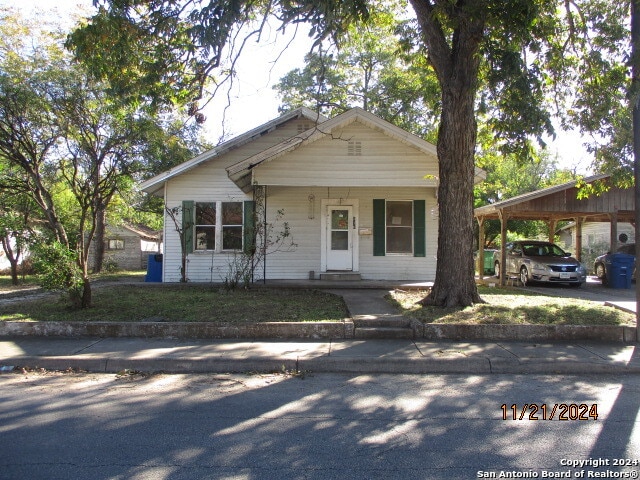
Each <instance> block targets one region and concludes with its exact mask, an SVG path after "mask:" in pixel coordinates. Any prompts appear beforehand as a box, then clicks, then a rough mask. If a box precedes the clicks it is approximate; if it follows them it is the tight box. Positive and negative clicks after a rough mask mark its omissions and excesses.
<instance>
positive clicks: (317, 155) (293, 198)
mask: <svg viewBox="0 0 640 480" xmlns="http://www.w3.org/2000/svg"><path fill="white" fill-rule="evenodd" d="M298 123H304V121H300V120H297V121H292V122H291V123H290V124H287V125H286V126H285V127H284V128H280V129H278V130H276V131H274V132H271V133H269V134H267V135H265V136H263V137H259V138H257V139H256V140H255V141H253V142H250V143H248V144H246V145H244V146H241V147H239V148H237V149H234V150H232V151H230V152H228V153H226V154H224V155H222V156H220V157H216V158H214V159H212V160H211V161H208V162H205V163H203V164H201V165H199V166H198V167H195V168H193V169H192V170H189V171H187V172H185V173H183V174H181V175H179V176H177V177H175V178H172V179H171V180H169V181H168V182H167V183H166V188H165V203H166V206H167V207H169V208H173V207H180V206H181V205H182V201H184V200H192V201H194V202H215V201H223V202H224V201H244V200H252V199H253V197H252V195H251V194H249V195H247V194H245V193H243V192H242V191H241V190H240V189H239V188H238V187H237V186H236V185H235V184H234V183H233V182H232V181H231V180H230V179H229V178H228V176H227V172H226V170H225V168H226V167H228V166H230V165H233V164H235V163H237V162H239V161H241V160H243V159H245V158H247V157H249V156H251V155H252V154H254V153H256V152H259V151H262V150H264V149H265V148H267V147H269V146H271V145H274V144H276V143H277V142H279V141H280V140H282V139H283V138H289V137H291V136H293V135H295V134H296V133H297V132H298V126H297V124H298ZM307 123H308V122H307ZM334 136H335V134H334ZM340 138H341V139H339V140H331V139H324V140H320V141H318V142H315V143H312V144H310V145H308V146H303V147H301V148H299V149H297V150H296V151H294V152H291V153H290V154H287V155H285V156H283V157H281V158H278V159H275V160H274V161H272V162H268V163H265V164H263V165H261V166H260V167H258V169H259V172H258V173H259V174H258V175H257V176H256V177H254V179H255V180H258V181H259V182H260V183H262V182H264V183H262V184H267V185H270V186H269V187H268V188H267V221H269V222H272V221H273V219H274V217H275V216H276V213H277V211H278V210H281V209H283V210H284V218H283V221H286V222H288V224H289V226H290V230H291V234H292V237H293V241H294V242H295V243H296V244H297V247H296V249H295V251H293V252H276V253H272V254H269V255H268V256H267V259H266V278H267V279H308V278H309V272H310V271H313V272H315V274H316V277H317V276H318V275H319V274H320V272H321V239H322V235H324V232H322V231H321V219H322V215H324V214H325V213H326V212H322V211H321V210H322V209H321V207H322V199H337V200H338V201H340V199H344V200H346V201H348V200H349V199H357V200H358V211H357V212H356V213H357V216H358V226H359V227H360V228H372V227H373V199H376V198H381V199H386V200H425V201H426V256H425V257H414V256H412V255H387V256H382V257H374V256H373V235H357V241H358V244H359V249H358V250H359V256H358V259H359V262H358V263H359V273H360V274H361V276H362V278H363V279H372V280H420V281H432V280H433V279H434V278H435V269H436V268H435V266H436V249H437V231H438V218H437V201H436V198H435V188H434V186H435V185H436V181H435V180H434V179H427V180H425V179H424V176H425V175H435V174H436V173H437V161H436V159H435V157H433V158H430V157H428V156H427V155H425V154H424V153H422V152H420V151H418V150H416V149H415V148H413V147H410V146H408V145H406V144H404V143H402V142H399V141H397V140H394V139H391V138H390V137H388V136H386V135H384V134H383V133H381V132H379V131H377V130H373V129H370V128H369V127H365V126H363V125H361V124H358V123H354V124H352V125H350V126H349V127H347V128H345V130H344V131H343V132H342V133H341V134H340ZM345 140H352V141H360V142H361V149H362V150H361V156H349V155H348V141H345ZM258 169H256V170H258ZM254 173H255V172H254ZM263 174H264V176H263ZM270 182H275V183H270ZM341 183H342V184H344V186H342V185H340V184H341ZM336 184H337V185H338V186H334V185H336ZM274 185H275V186H274ZM327 185H329V186H327ZM381 185H384V186H381ZM310 196H313V201H312V202H310V200H309V197H310ZM311 207H313V208H311ZM280 229H281V225H276V226H275V233H277V232H278V231H279V230H280ZM164 249H165V250H164V259H163V281H165V282H179V281H180V265H181V251H180V242H179V238H178V235H177V233H176V231H175V228H174V225H173V222H172V220H171V219H170V218H168V217H167V218H165V232H164ZM232 258H233V254H232V253H212V252H194V253H192V254H190V255H189V256H188V261H187V278H188V280H189V281H191V282H220V281H222V280H223V279H224V278H225V276H226V274H227V271H228V267H229V263H230V261H232ZM256 277H257V278H262V268H260V269H259V271H257V272H256Z"/></svg>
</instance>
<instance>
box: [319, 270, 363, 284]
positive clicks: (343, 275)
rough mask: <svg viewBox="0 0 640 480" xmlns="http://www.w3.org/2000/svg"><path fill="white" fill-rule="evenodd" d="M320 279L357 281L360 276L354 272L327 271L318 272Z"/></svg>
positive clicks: (360, 278)
mask: <svg viewBox="0 0 640 480" xmlns="http://www.w3.org/2000/svg"><path fill="white" fill-rule="evenodd" d="M320 280H329V281H334V282H341V281H354V282H355V281H359V280H362V277H361V276H360V274H359V273H355V272H327V273H321V274H320Z"/></svg>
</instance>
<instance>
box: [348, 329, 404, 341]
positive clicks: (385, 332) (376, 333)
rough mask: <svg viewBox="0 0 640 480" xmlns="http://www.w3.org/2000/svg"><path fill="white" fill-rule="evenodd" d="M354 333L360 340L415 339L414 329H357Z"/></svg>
mask: <svg viewBox="0 0 640 480" xmlns="http://www.w3.org/2000/svg"><path fill="white" fill-rule="evenodd" d="M353 333H354V337H355V338H359V339H406V338H411V339H412V338H413V329H411V328H408V327H394V328H391V327H357V328H356V329H355V330H354V332H353Z"/></svg>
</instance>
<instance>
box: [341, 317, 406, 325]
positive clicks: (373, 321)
mask: <svg viewBox="0 0 640 480" xmlns="http://www.w3.org/2000/svg"><path fill="white" fill-rule="evenodd" d="M353 325H354V327H355V328H410V325H411V321H410V320H409V319H406V318H398V317H397V316H394V317H392V318H357V317H356V318H354V319H353Z"/></svg>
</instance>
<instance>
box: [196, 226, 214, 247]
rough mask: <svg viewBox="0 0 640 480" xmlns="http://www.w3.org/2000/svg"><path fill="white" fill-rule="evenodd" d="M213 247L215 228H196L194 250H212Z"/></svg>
mask: <svg viewBox="0 0 640 480" xmlns="http://www.w3.org/2000/svg"><path fill="white" fill-rule="evenodd" d="M215 246H216V229H215V227H196V250H213V249H214V248H215Z"/></svg>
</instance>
